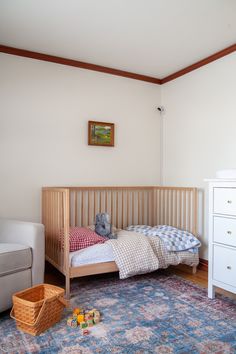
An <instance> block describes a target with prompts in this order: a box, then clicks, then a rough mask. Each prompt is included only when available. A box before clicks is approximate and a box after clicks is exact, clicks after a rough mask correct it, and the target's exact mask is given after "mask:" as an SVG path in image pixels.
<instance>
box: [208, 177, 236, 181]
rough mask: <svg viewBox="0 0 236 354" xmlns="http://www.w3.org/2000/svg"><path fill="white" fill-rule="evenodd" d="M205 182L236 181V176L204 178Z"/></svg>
mask: <svg viewBox="0 0 236 354" xmlns="http://www.w3.org/2000/svg"><path fill="white" fill-rule="evenodd" d="M204 181H205V182H236V178H204Z"/></svg>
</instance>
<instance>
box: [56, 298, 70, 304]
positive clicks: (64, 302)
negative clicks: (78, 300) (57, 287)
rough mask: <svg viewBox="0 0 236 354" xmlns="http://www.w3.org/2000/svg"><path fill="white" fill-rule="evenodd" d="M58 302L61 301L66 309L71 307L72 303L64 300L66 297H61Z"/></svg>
mask: <svg viewBox="0 0 236 354" xmlns="http://www.w3.org/2000/svg"><path fill="white" fill-rule="evenodd" d="M57 300H59V301H60V302H61V303H62V304H63V305H64V306H65V307H69V304H70V302H69V300H66V299H64V297H61V296H59V297H58V298H57Z"/></svg>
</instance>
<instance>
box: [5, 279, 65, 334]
mask: <svg viewBox="0 0 236 354" xmlns="http://www.w3.org/2000/svg"><path fill="white" fill-rule="evenodd" d="M12 300H13V307H12V310H11V314H10V315H11V317H12V318H13V319H15V320H16V325H17V328H18V329H20V330H22V331H24V332H26V333H29V334H32V335H34V336H37V335H39V334H40V333H42V332H43V331H45V330H46V329H48V328H49V327H51V326H52V325H54V324H55V323H56V322H59V321H60V319H61V314H62V310H63V308H64V307H65V306H66V305H67V302H66V300H65V299H64V289H62V288H59V287H57V286H54V285H50V284H41V285H36V286H33V287H32V288H29V289H26V290H23V291H20V292H18V293H16V294H14V295H13V297H12Z"/></svg>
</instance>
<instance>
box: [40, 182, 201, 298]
mask: <svg viewBox="0 0 236 354" xmlns="http://www.w3.org/2000/svg"><path fill="white" fill-rule="evenodd" d="M101 212H108V213H109V214H110V215H111V222H112V225H114V226H116V227H117V228H121V229H123V228H125V227H127V226H128V225H134V224H136V225H137V224H139V225H140V224H147V225H151V226H154V225H158V224H167V225H172V226H175V227H178V228H180V229H183V230H188V231H190V232H192V233H193V234H194V235H195V236H197V188H188V187H186V188H185V187H159V186H153V187H151V186H150V187H149V186H148V187H145V186H143V187H44V188H43V189H42V222H43V224H44V225H45V237H46V260H47V261H48V262H50V263H51V264H52V265H53V266H54V267H56V268H57V269H58V270H59V271H60V272H61V273H63V274H64V275H65V278H66V297H67V298H69V297H70V279H71V278H75V277H82V276H86V275H92V274H101V273H109V272H115V271H118V268H117V266H116V263H115V262H104V263H96V264H89V265H84V266H79V267H71V266H70V262H69V228H70V226H88V225H92V224H94V220H95V216H96V214H97V213H101ZM193 272H196V267H193Z"/></svg>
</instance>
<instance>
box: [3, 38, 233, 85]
mask: <svg viewBox="0 0 236 354" xmlns="http://www.w3.org/2000/svg"><path fill="white" fill-rule="evenodd" d="M235 51H236V44H233V45H231V46H229V47H227V48H225V49H223V50H220V51H219V52H217V53H215V54H212V55H210V56H209V57H207V58H205V59H202V60H200V61H198V62H196V63H194V64H192V65H189V66H187V67H186V68H184V69H181V70H179V71H177V72H175V73H173V74H171V75H168V76H166V77H165V78H163V79H158V78H155V77H151V76H146V75H141V74H136V73H131V72H129V71H124V70H119V69H113V68H108V67H106V66H102V65H96V64H91V63H86V62H83V61H79V60H73V59H68V58H62V57H58V56H55V55H49V54H43V53H38V52H32V51H30V50H25V49H20V48H14V47H9V46H5V45H0V52H2V53H6V54H11V55H17V56H21V57H26V58H32V59H37V60H43V61H47V62H51V63H56V64H62V65H68V66H73V67H76V68H81V69H87V70H93V71H98V72H102V73H106V74H110V75H116V76H122V77H126V78H129V79H134V80H140V81H146V82H150V83H153V84H156V85H163V84H165V83H166V82H169V81H172V80H175V79H176V78H178V77H180V76H183V75H185V74H187V73H189V72H191V71H193V70H196V69H198V68H200V67H202V66H204V65H207V64H209V63H211V62H213V61H215V60H217V59H220V58H222V57H224V56H226V55H228V54H231V53H233V52H235Z"/></svg>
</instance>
